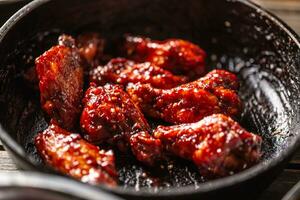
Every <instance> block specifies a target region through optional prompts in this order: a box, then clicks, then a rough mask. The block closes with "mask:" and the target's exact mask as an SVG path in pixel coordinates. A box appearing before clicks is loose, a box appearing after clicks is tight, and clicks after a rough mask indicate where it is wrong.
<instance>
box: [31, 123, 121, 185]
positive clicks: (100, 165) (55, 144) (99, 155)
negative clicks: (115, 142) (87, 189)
mask: <svg viewBox="0 0 300 200" xmlns="http://www.w3.org/2000/svg"><path fill="white" fill-rule="evenodd" d="M35 145H36V148H37V150H38V152H39V154H40V155H41V157H42V159H43V160H44V161H45V162H46V163H47V164H48V165H50V166H51V167H53V168H55V169H56V170H58V171H59V172H61V173H64V174H67V175H69V176H71V177H73V178H76V179H78V180H81V181H82V182H86V183H90V184H100V183H104V184H107V185H110V186H114V185H116V184H117V172H116V169H115V158H114V154H113V152H112V151H111V150H110V151H104V150H100V149H99V147H97V146H94V145H92V144H89V143H88V142H86V141H85V140H83V139H82V138H81V136H80V135H79V134H76V133H70V132H68V131H66V130H64V129H62V128H60V127H59V126H58V125H56V124H53V123H52V124H50V126H49V127H48V128H47V129H46V130H44V131H43V132H42V133H39V134H38V135H37V137H36V138H35Z"/></svg>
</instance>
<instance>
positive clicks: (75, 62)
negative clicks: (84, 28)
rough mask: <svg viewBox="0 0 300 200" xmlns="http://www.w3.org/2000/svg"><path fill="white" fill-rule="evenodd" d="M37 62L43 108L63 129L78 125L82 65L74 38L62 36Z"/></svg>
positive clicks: (81, 93) (81, 88)
mask: <svg viewBox="0 0 300 200" xmlns="http://www.w3.org/2000/svg"><path fill="white" fill-rule="evenodd" d="M59 41H60V42H59V43H60V44H59V45H56V46H54V47H52V48H51V49H49V50H48V51H46V52H45V53H44V54H43V55H41V56H40V57H38V58H37V59H36V61H35V65H36V71H37V75H38V79H39V89H40V98H41V105H42V108H43V109H44V110H45V112H46V113H48V115H49V116H50V117H51V118H54V119H55V120H56V121H57V122H58V123H59V124H60V125H61V126H62V127H63V128H66V129H68V130H70V129H73V128H74V127H76V125H77V123H78V119H79V116H80V112H81V106H80V105H81V99H82V96H83V68H82V62H81V58H80V55H79V52H78V49H77V48H76V47H75V41H74V39H73V38H71V37H69V36H62V37H60V39H59Z"/></svg>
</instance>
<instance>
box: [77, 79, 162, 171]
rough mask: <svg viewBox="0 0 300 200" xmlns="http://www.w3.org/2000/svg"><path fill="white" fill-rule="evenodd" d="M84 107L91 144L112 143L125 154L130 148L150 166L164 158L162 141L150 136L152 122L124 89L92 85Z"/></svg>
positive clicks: (84, 127)
mask: <svg viewBox="0 0 300 200" xmlns="http://www.w3.org/2000/svg"><path fill="white" fill-rule="evenodd" d="M83 104H84V109H83V112H82V115H81V120H80V122H81V128H82V130H83V132H84V133H85V134H84V137H85V138H86V139H87V140H88V141H89V142H92V143H96V144H99V143H103V142H108V143H111V144H115V145H117V146H118V147H119V149H120V150H121V151H125V150H126V149H127V146H128V145H129V146H130V148H131V150H132V152H133V153H134V155H135V156H136V157H137V159H138V160H140V161H141V162H144V163H145V164H147V165H153V164H154V163H155V162H156V161H157V160H159V159H160V157H161V155H160V153H161V145H160V141H159V140H157V139H154V138H153V137H152V136H151V135H150V134H149V132H150V131H151V129H150V126H149V124H148V122H147V121H146V119H145V118H144V116H143V114H142V113H141V112H140V110H139V109H138V108H137V107H136V106H135V105H134V103H133V102H132V101H131V99H130V97H129V96H128V94H127V93H126V92H124V91H123V89H122V87H121V86H118V85H106V86H103V87H101V86H99V87H96V86H95V85H94V84H92V85H91V86H90V88H89V89H88V90H87V91H86V94H85V98H84V99H83ZM137 142H139V144H138V145H137Z"/></svg>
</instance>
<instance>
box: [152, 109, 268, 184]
mask: <svg viewBox="0 0 300 200" xmlns="http://www.w3.org/2000/svg"><path fill="white" fill-rule="evenodd" d="M154 137H156V138H158V139H160V140H161V142H162V144H163V146H164V147H165V149H166V150H167V151H169V152H171V153H173V154H174V155H177V156H179V157H181V158H184V159H189V160H192V161H193V162H194V163H195V164H196V165H197V167H198V168H199V170H200V173H201V174H202V175H204V176H206V177H210V178H213V177H220V176H226V175H230V174H232V173H235V172H238V171H240V170H242V169H245V168H248V167H249V166H251V165H253V164H255V163H256V162H257V161H258V160H259V158H260V156H261V153H260V148H261V143H262V139H261V137H260V136H258V135H255V134H253V133H250V132H247V131H246V130H245V129H243V128H242V127H241V126H240V125H239V124H238V123H237V122H235V121H233V120H232V119H231V118H230V117H227V116H225V115H223V114H215V115H211V116H208V117H205V118H203V119H202V120H201V121H199V122H196V123H191V124H181V125H174V126H169V127H165V126H159V127H157V129H156V130H154Z"/></svg>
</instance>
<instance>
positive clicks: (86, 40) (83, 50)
mask: <svg viewBox="0 0 300 200" xmlns="http://www.w3.org/2000/svg"><path fill="white" fill-rule="evenodd" d="M76 42H77V47H78V49H79V53H80V55H81V56H82V57H83V58H84V60H85V61H86V62H87V63H88V64H89V66H90V67H92V68H94V67H96V66H98V65H99V64H100V62H101V60H102V59H103V57H104V53H103V52H104V46H105V41H104V39H102V38H101V37H100V35H99V34H98V33H93V32H91V33H85V34H81V35H79V36H78V37H77V40H76Z"/></svg>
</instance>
